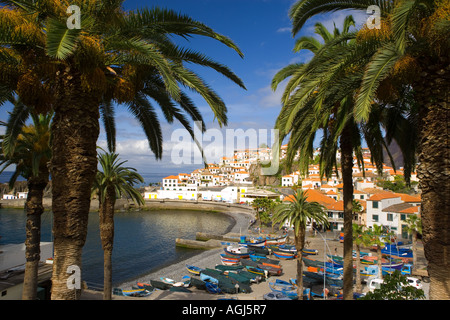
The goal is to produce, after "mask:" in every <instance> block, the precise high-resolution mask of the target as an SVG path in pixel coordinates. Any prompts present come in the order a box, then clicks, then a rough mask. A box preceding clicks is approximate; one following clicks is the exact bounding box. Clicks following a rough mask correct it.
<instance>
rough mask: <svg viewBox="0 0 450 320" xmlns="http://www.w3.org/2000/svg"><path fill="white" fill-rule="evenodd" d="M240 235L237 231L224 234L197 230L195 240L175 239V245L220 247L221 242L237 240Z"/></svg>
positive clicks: (197, 247) (192, 247)
mask: <svg viewBox="0 0 450 320" xmlns="http://www.w3.org/2000/svg"><path fill="white" fill-rule="evenodd" d="M241 236H242V235H241V234H239V233H227V234H225V235H217V234H211V233H204V232H197V233H196V235H195V240H190V239H181V238H177V239H175V245H176V246H177V247H183V248H190V249H205V250H209V249H217V248H221V247H222V242H224V241H226V242H236V243H237V242H239V239H240V237H241Z"/></svg>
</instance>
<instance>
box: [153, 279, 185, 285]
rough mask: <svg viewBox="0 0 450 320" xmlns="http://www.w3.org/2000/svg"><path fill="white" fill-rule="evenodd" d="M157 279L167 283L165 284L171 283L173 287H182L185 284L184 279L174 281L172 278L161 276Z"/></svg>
mask: <svg viewBox="0 0 450 320" xmlns="http://www.w3.org/2000/svg"><path fill="white" fill-rule="evenodd" d="M159 279H160V280H161V281H162V282H164V283H167V284H171V285H172V286H174V287H184V286H186V283H185V282H184V281H175V280H173V279H170V278H166V277H161V278H159Z"/></svg>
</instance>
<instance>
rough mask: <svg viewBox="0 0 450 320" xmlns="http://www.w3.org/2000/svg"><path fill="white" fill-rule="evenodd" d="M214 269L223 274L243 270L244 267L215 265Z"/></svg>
mask: <svg viewBox="0 0 450 320" xmlns="http://www.w3.org/2000/svg"><path fill="white" fill-rule="evenodd" d="M214 269H216V270H219V271H222V272H225V271H239V270H242V269H244V266H242V265H235V266H226V265H220V264H217V265H216V266H215V267H214Z"/></svg>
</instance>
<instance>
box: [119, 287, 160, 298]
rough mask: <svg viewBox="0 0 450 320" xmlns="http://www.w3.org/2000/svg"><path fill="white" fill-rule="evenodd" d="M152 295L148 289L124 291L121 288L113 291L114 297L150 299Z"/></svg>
mask: <svg viewBox="0 0 450 320" xmlns="http://www.w3.org/2000/svg"><path fill="white" fill-rule="evenodd" d="M150 294H152V291H148V290H146V289H132V290H123V289H120V288H114V289H113V295H116V296H127V297H148V296H149V295H150Z"/></svg>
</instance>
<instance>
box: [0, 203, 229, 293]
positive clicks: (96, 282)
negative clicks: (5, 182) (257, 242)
mask: <svg viewBox="0 0 450 320" xmlns="http://www.w3.org/2000/svg"><path fill="white" fill-rule="evenodd" d="M25 221H26V214H25V212H24V210H21V209H8V208H2V209H0V236H1V238H0V244H11V243H24V242H25ZM114 221H115V235H114V250H113V257H112V259H113V285H116V284H120V283H123V282H125V281H128V280H130V279H135V278H137V277H139V276H141V275H143V274H147V273H150V272H153V271H155V270H158V269H160V268H162V267H164V266H167V265H170V264H173V263H176V262H178V261H181V260H184V259H187V258H190V257H192V256H194V255H196V254H199V253H201V252H203V250H193V249H185V248H178V247H176V246H175V239H176V238H184V239H195V234H196V232H205V233H215V234H223V233H226V232H228V231H229V230H230V228H231V227H232V226H233V222H234V221H233V219H232V218H231V217H230V216H228V215H226V214H223V213H217V212H205V211H189V210H152V211H126V212H117V213H116V214H115V220H114ZM41 229H42V232H41V241H42V242H50V241H52V232H51V230H52V212H51V211H45V212H44V214H43V215H42V227H41ZM44 258H47V257H44ZM82 278H83V280H84V281H86V282H87V284H88V285H89V286H90V287H98V288H100V287H102V285H103V250H102V247H101V241H100V235H99V226H98V213H96V212H91V213H90V215H89V225H88V235H87V239H86V244H85V246H84V248H83V266H82Z"/></svg>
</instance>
